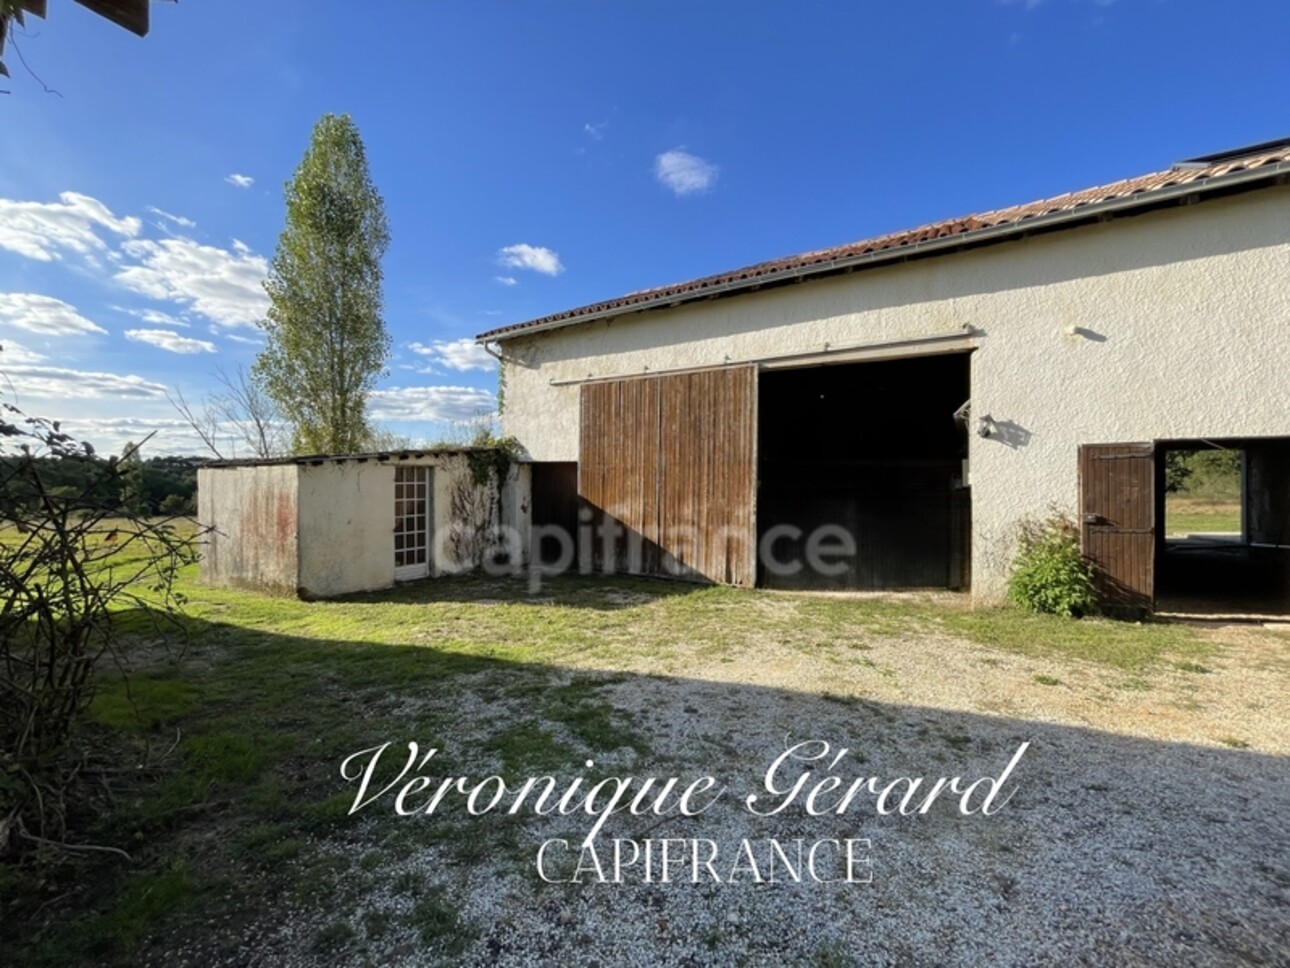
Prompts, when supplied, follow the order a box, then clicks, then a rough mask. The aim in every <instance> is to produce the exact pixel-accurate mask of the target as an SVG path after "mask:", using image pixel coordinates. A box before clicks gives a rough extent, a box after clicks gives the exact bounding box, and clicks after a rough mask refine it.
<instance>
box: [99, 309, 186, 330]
mask: <svg viewBox="0 0 1290 968" xmlns="http://www.w3.org/2000/svg"><path fill="white" fill-rule="evenodd" d="M112 308H114V309H118V308H120V307H116V306H114V307H112ZM120 311H121V312H123V313H129V314H130V315H131V316H133V317H135V318H136V319H142V320H143V321H144V322H145V323H148V324H149V325H151V326H182V327H183V328H184V329H188V328H189V327H190V326H191V325H192V324H191V323H189V322H187V321H185V320H182V319H180V318H179V317H178V316H172V315H170V313H163V312H162V311H161V310H160V309H121V310H120Z"/></svg>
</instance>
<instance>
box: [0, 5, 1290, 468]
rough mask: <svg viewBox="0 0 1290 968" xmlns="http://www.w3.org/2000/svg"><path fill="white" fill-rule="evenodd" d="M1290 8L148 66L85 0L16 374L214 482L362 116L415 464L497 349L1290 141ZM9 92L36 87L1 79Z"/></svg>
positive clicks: (58, 85) (196, 16)
mask: <svg viewBox="0 0 1290 968" xmlns="http://www.w3.org/2000/svg"><path fill="white" fill-rule="evenodd" d="M1288 34H1290V10H1288V9H1287V8H1286V7H1285V6H1284V5H1282V4H1278V3H1267V4H1239V5H1238V4H1233V5H1229V6H1215V5H1214V4H1212V3H1190V2H1180V0H1116V2H1109V0H1014V2H997V0H957V2H952V3H951V2H943V3H933V2H926V0H925V2H922V3H917V4H881V5H879V4H860V3H843V2H836V3H818V2H809V0H808V2H798V3H794V4H791V5H789V4H777V3H769V2H765V3H761V2H737V3H736V2H727V3H718V2H711V3H704V2H698V0H693V2H652V3H625V2H623V3H620V2H596V3H592V2H572V0H567V2H536V0H532V2H526V3H518V2H516V3H489V2H478V3H466V2H460V3H421V2H412V0H404V2H393V0H391V2H386V3H373V4H365V5H361V6H359V5H355V4H352V3H345V4H342V3H334V2H329V0H273V2H272V3H264V2H259V3H252V2H249V0H220V2H218V3H217V2H213V0H184V2H182V3H180V4H178V5H173V4H168V3H155V4H154V5H153V8H152V32H151V34H150V35H149V36H148V37H147V38H145V39H140V38H138V37H135V36H133V35H131V34H128V33H126V32H125V31H122V30H120V29H118V28H116V27H114V26H113V25H111V24H109V23H108V22H107V21H104V20H101V19H99V18H98V17H96V16H94V15H93V14H90V13H89V12H88V11H86V10H84V9H83V8H81V7H79V6H77V5H75V4H73V3H72V2H71V0H51V2H50V10H49V19H48V20H47V21H44V22H41V21H32V22H31V23H30V24H29V25H28V28H27V32H26V34H25V35H24V33H23V32H21V31H19V33H18V34H17V37H16V41H17V46H18V48H19V50H20V52H21V54H22V56H23V57H24V58H25V59H26V62H27V64H28V65H29V66H30V67H31V69H32V70H33V71H35V73H36V74H38V75H39V77H40V78H41V79H42V80H43V81H44V83H46V84H48V85H49V86H50V87H52V88H55V89H57V90H58V91H59V92H60V93H61V95H62V97H57V96H54V95H49V94H46V93H44V92H43V90H42V87H41V84H40V83H38V82H37V81H36V80H35V79H34V78H33V77H32V76H31V75H30V74H29V73H28V72H27V71H26V70H24V69H23V67H22V65H21V64H20V63H19V61H18V57H17V54H16V52H15V51H14V49H13V47H12V46H11V47H10V48H9V49H8V50H7V51H6V54H5V58H4V59H5V62H6V63H7V64H8V65H9V66H10V69H11V71H12V73H13V77H12V79H11V80H10V81H8V82H7V83H5V84H3V85H0V86H4V87H7V88H8V89H9V90H10V91H11V93H10V94H8V95H6V96H0V345H3V346H4V347H5V352H4V353H3V354H0V370H3V371H4V372H5V373H6V374H7V375H8V379H9V381H10V383H11V386H12V388H13V389H15V390H17V391H18V396H19V399H20V401H21V402H22V403H23V404H24V405H25V406H26V407H27V409H29V410H32V411H36V412H40V413H44V414H48V415H50V416H55V417H61V418H64V419H65V420H67V421H68V423H69V425H71V426H72V427H73V428H74V429H76V430H78V431H79V432H81V433H83V434H84V435H85V436H87V437H89V439H91V440H93V441H95V442H96V443H97V444H101V445H103V446H105V447H112V446H119V444H120V443H121V442H122V441H124V440H126V439H138V438H139V437H140V436H142V435H143V433H145V432H147V431H148V430H151V429H155V430H158V431H159V435H158V437H157V438H156V440H155V442H154V443H153V444H152V445H151V447H150V451H151V452H152V453H160V452H163V451H184V450H192V449H194V447H195V445H194V442H193V441H192V440H191V439H189V438H188V437H187V435H185V434H184V433H183V431H182V428H181V427H180V426H179V425H178V424H177V422H176V420H175V414H174V412H173V410H171V408H170V405H169V404H168V403H167V401H166V399H165V396H164V390H165V389H167V388H171V389H173V388H176V387H178V388H181V389H182V390H183V392H184V393H185V395H186V396H187V397H188V398H189V399H190V400H200V399H201V398H202V396H203V395H204V394H206V393H209V392H211V390H212V389H213V386H214V384H213V377H214V373H215V371H216V367H218V366H222V367H224V368H225V369H229V370H231V369H232V368H234V367H236V366H237V365H238V364H245V365H249V363H250V362H251V361H252V360H253V359H254V356H255V353H256V348H257V344H258V342H259V334H258V329H257V327H256V325H255V321H256V319H258V318H259V317H260V314H261V313H262V312H263V306H264V298H263V295H262V292H261V290H260V288H259V280H260V278H262V276H263V272H264V268H265V265H266V262H267V259H268V258H269V257H270V256H271V255H272V252H273V248H274V244H275V242H276V239H277V235H278V232H279V231H280V230H281V227H282V217H283V203H282V186H283V183H284V182H285V181H286V180H287V179H288V178H290V176H291V173H292V171H293V170H294V168H295V166H296V164H297V163H298V161H299V159H300V156H301V154H302V152H303V151H304V148H305V146H306V143H307V141H308V137H309V132H310V129H311V127H312V126H313V124H314V122H315V121H316V120H317V118H318V117H319V116H320V115H321V114H323V113H324V112H328V111H330V112H335V113H340V112H349V113H350V114H351V115H353V117H354V119H355V121H356V122H357V124H358V126H359V128H360V130H361V131H362V134H363V137H364V140H365V142H366V144H367V149H368V157H369V163H370V165H371V168H372V173H373V177H374V179H375V181H376V183H377V186H378V188H379V189H380V191H381V193H382V195H383V196H384V198H385V204H386V211H387V214H388V217H389V220H390V226H391V236H392V242H391V245H390V249H389V252H388V255H387V257H386V260H385V309H386V322H387V325H388V327H389V330H390V333H391V335H392V337H393V340H394V344H395V356H394V358H393V359H392V361H391V364H390V371H389V374H388V376H387V377H386V378H384V379H383V381H382V384H381V386H382V389H381V391H380V393H379V394H378V395H377V398H376V399H375V400H374V401H373V403H374V410H375V413H376V416H377V418H378V419H379V420H380V422H381V423H383V424H384V425H386V426H388V427H390V428H392V429H394V430H395V431H397V432H399V433H402V434H406V435H408V436H411V437H413V438H416V439H426V438H435V437H438V436H441V435H443V434H445V433H452V432H454V426H455V425H454V424H453V421H460V420H463V419H466V418H469V417H471V416H472V415H473V414H477V413H480V412H486V411H488V410H490V409H491V408H492V406H493V398H492V392H493V390H494V387H495V381H496V376H495V372H494V371H493V370H492V368H491V365H490V363H491V361H489V360H488V358H487V357H485V356H482V355H481V354H480V353H478V352H477V351H475V350H473V349H472V348H471V346H470V344H469V343H467V342H463V341H464V340H466V339H468V338H469V337H471V336H473V335H474V334H476V333H478V332H481V331H483V330H486V329H491V328H493V327H495V326H499V325H503V324H506V323H511V322H517V321H521V320H524V319H528V318H531V317H534V316H539V315H543V314H546V313H549V312H555V311H558V310H561V309H565V308H569V307H572V306H576V305H581V304H583V303H587V302H592V301H595V300H597V299H601V298H607V297H611V296H615V295H620V294H622V293H625V292H629V291H632V290H635V289H640V288H645V287H649V286H654V285H660V284H665V283H669V282H676V281H680V280H684V279H687V278H691V277H694V276H699V275H703V274H707V273H710V272H716V271H720V270H724V269H730V268H734V267H736V266H739V265H743V264H745V263H750V262H755V261H759V260H763V259H768V258H774V257H777V256H783V255H788V254H791V253H794V252H799V251H804V250H807V249H814V248H820V247H824V246H828V245H834V244H838V243H843V242H848V241H853V240H856V239H860V238H865V237H868V236H871V235H875V234H879V233H882V232H885V231H890V230H894V229H899V228H904V227H909V226H913V225H917V224H920V223H923V222H927V221H932V220H935V219H939V218H944V217H949V216H955V215H962V214H966V213H969V212H973V211H979V210H983V209H989V208H994V207H999V206H1002V205H1007V204H1011V203H1016V202H1024V201H1030V200H1032V199H1035V198H1040V197H1044V196H1046V195H1052V194H1057V193H1060V192H1063V191H1067V190H1071V189H1076V188H1083V187H1086V186H1089V185H1094V184H1098V183H1100V182H1104V181H1111V180H1114V179H1116V178H1120V177H1124V176H1128V175H1134V174H1140V173H1143V172H1147V171H1152V170H1157V169H1159V168H1162V167H1167V166H1168V165H1169V164H1170V163H1171V162H1173V161H1176V160H1179V159H1181V158H1184V157H1190V156H1194V155H1198V154H1203V153H1207V152H1212V151H1216V150H1219V149H1222V148H1226V147H1233V146H1237V145H1241V144H1247V143H1251V142H1256V141H1261V140H1268V139H1271V138H1275V137H1280V136H1284V135H1287V134H1290V116H1287V109H1286V107H1285V91H1286V90H1288V89H1290V58H1287V57H1286V55H1285V48H1284V38H1285V37H1286V36H1287V35H1288ZM0 80H3V79H0Z"/></svg>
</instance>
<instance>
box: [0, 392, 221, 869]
mask: <svg viewBox="0 0 1290 968" xmlns="http://www.w3.org/2000/svg"><path fill="white" fill-rule="evenodd" d="M137 466H138V462H137V460H135V461H131V460H129V459H121V458H116V457H112V458H108V459H104V458H102V457H100V456H99V455H98V454H97V453H96V452H95V450H94V448H93V447H92V446H90V445H89V444H88V443H85V442H83V441H79V440H76V439H74V438H73V437H71V436H70V435H69V434H67V433H64V432H63V431H62V430H60V428H59V424H58V422H57V421H50V420H45V419H42V418H38V417H29V416H27V415H26V414H24V413H23V412H22V411H20V410H19V409H18V408H17V407H15V406H14V405H13V404H11V403H8V402H5V401H3V400H0V855H3V854H4V853H5V852H6V849H7V848H8V846H9V844H10V841H11V836H12V835H13V834H17V836H19V837H20V838H23V839H25V840H28V841H30V842H33V843H49V842H50V841H49V837H50V836H51V835H52V836H54V837H57V836H59V835H60V834H61V833H62V830H63V827H64V819H65V813H66V809H65V808H66V805H65V803H64V802H63V800H64V798H63V794H64V791H65V789H66V788H67V786H68V785H69V784H70V782H71V780H72V778H74V776H75V775H76V772H77V770H78V769H79V766H80V765H79V764H78V763H76V762H75V759H76V758H75V757H74V756H72V750H71V740H72V734H73V730H74V727H75V725H76V724H77V721H78V719H79V718H80V716H81V714H82V713H83V712H84V710H85V709H86V708H87V707H88V706H89V704H90V701H91V700H92V699H93V696H94V686H95V675H94V673H95V670H96V668H97V667H98V666H99V665H100V664H102V663H104V662H112V663H114V664H116V665H118V667H119V666H120V654H119V652H118V644H119V642H118V639H119V636H118V633H119V631H120V628H121V627H122V625H123V623H124V622H125V621H126V619H127V618H128V617H131V616H133V615H135V614H137V615H139V616H141V617H143V616H146V617H151V618H152V619H154V620H165V619H174V618H176V616H177V615H178V610H179V607H180V606H181V605H182V604H183V598H182V596H181V595H180V594H179V593H178V592H177V591H176V590H175V587H174V577H175V572H176V570H177V569H178V568H180V567H182V566H183V565H186V564H189V563H191V562H193V561H195V560H196V553H197V536H194V535H191V534H185V533H181V532H178V531H176V530H175V528H174V527H173V525H172V523H171V522H170V521H168V520H162V521H155V520H151V519H148V518H144V517H136V516H131V515H130V514H128V513H124V514H123V513H122V507H121V503H122V502H121V501H120V500H119V499H118V497H117V495H120V494H121V493H122V492H123V489H124V488H125V486H126V484H127V483H128V481H127V478H128V475H130V474H131V473H133V472H134V471H135V470H137ZM68 467H74V468H75V471H76V473H63V474H59V475H57V478H56V479H59V480H65V481H66V480H79V481H80V482H81V483H80V485H79V486H76V485H71V484H59V485H52V484H51V483H50V478H51V477H52V476H53V475H49V474H47V471H48V470H49V469H50V468H54V469H57V470H59V471H65V470H67V469H68Z"/></svg>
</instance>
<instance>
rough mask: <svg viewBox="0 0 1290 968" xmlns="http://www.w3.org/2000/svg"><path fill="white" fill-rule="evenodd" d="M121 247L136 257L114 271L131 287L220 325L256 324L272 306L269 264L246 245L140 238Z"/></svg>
mask: <svg viewBox="0 0 1290 968" xmlns="http://www.w3.org/2000/svg"><path fill="white" fill-rule="evenodd" d="M121 248H122V249H123V250H124V251H125V253H126V255H128V256H130V257H132V258H134V259H136V260H137V264H136V265H131V266H126V267H124V268H122V269H120V270H119V271H118V272H117V273H116V276H115V278H116V280H117V281H118V282H119V283H121V284H122V285H124V286H125V287H126V288H127V289H132V290H134V291H135V292H138V293H142V294H143V295H145V296H149V297H151V298H153V299H168V300H171V301H172V302H176V303H179V304H180V305H182V306H184V307H185V308H186V309H189V310H191V311H192V312H195V313H199V314H201V315H202V316H205V317H206V318H207V319H209V320H211V321H212V322H216V323H219V324H220V325H221V326H256V325H258V324H259V322H260V320H261V319H263V318H264V314H265V311H266V310H267V309H268V308H269V298H268V296H266V295H265V293H264V288H263V286H262V285H261V283H262V282H263V281H264V277H265V274H266V273H267V272H268V270H269V265H268V263H267V262H266V261H265V259H264V257H263V256H258V255H255V254H253V253H252V252H251V251H250V250H249V249H247V248H246V247H245V246H243V247H242V248H240V249H237V251H235V252H229V251H228V250H227V249H219V248H216V247H214V246H210V245H201V244H199V243H197V242H193V241H191V240H189V239H163V240H162V241H160V242H153V241H149V240H147V239H136V240H132V241H129V242H126V243H124V244H123V245H122V246H121Z"/></svg>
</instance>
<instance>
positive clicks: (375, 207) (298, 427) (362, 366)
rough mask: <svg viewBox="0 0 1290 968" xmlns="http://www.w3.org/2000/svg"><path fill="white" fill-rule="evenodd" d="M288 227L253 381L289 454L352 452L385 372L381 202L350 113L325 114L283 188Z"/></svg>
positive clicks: (385, 240) (359, 444)
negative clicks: (277, 421) (274, 414)
mask: <svg viewBox="0 0 1290 968" xmlns="http://www.w3.org/2000/svg"><path fill="white" fill-rule="evenodd" d="M286 201H287V221H286V228H285V229H284V230H283V232H282V234H281V235H280V236H279V237H278V247H277V250H276V251H275V253H274V256H273V264H272V266H271V267H270V269H269V277H268V279H266V280H265V283H264V288H265V290H266V291H267V292H268V294H269V302H270V306H269V312H268V319H267V320H266V321H265V326H264V328H265V332H266V334H267V336H268V343H267V345H266V346H265V347H264V349H263V350H262V351H261V353H260V355H259V357H258V358H257V359H256V361H255V365H254V366H253V367H252V371H251V372H252V376H253V378H254V379H255V380H256V381H257V382H258V383H259V384H260V385H261V386H262V387H263V388H264V391H265V392H266V393H267V394H268V396H269V397H270V398H271V399H272V400H273V401H274V402H275V403H276V404H277V405H278V407H279V409H280V410H281V411H282V414H283V416H284V417H285V418H286V420H287V422H288V423H289V424H290V425H291V430H292V448H293V449H294V450H295V452H296V453H329V454H344V453H354V452H356V451H359V450H361V449H362V448H363V445H364V442H365V441H366V440H367V439H368V438H369V437H370V427H369V425H368V420H367V397H368V394H369V393H370V392H371V391H372V389H373V387H374V386H375V383H376V380H377V378H378V377H379V376H381V375H382V373H383V372H384V369H385V362H386V360H387V359H388V358H389V355H390V337H389V334H388V333H387V332H386V330H385V323H384V321H383V319H382V317H381V256H382V255H384V254H385V249H386V247H387V246H388V245H389V241H390V232H389V227H388V225H387V223H386V220H385V206H384V203H383V202H382V201H381V196H380V194H379V193H378V192H377V190H376V187H375V186H374V185H373V184H372V178H371V174H370V173H369V172H368V168H367V157H366V153H365V152H364V149H363V141H362V138H360V137H359V133H358V128H357V127H355V125H354V122H353V121H352V120H351V119H350V117H349V115H347V114H342V115H340V116H339V117H337V116H335V115H332V114H325V115H323V117H322V119H321V120H319V122H318V124H317V125H316V126H315V127H314V131H313V136H312V138H311V139H310V142H309V148H308V150H306V151H305V156H304V159H303V160H302V161H301V162H300V167H299V168H297V169H296V173H295V175H294V176H293V177H292V179H291V181H289V182H288V183H287V186H286Z"/></svg>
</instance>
